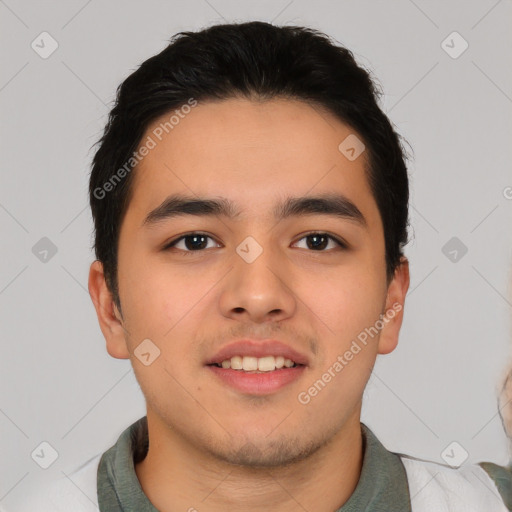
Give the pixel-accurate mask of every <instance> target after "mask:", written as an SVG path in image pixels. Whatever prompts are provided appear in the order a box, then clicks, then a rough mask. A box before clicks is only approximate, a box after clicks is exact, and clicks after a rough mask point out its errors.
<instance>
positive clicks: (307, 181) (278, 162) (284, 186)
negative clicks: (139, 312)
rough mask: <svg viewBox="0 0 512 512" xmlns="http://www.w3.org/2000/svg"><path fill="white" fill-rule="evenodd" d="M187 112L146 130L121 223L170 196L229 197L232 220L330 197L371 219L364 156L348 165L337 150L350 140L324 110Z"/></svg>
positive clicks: (285, 107)
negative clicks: (285, 201) (281, 203)
mask: <svg viewBox="0 0 512 512" xmlns="http://www.w3.org/2000/svg"><path fill="white" fill-rule="evenodd" d="M176 110H178V111H179V109H176ZM186 111H187V113H186V114H184V113H183V112H178V113H176V114H181V115H174V117H173V118H172V120H171V117H172V116H173V113H172V112H171V113H168V114H165V115H164V116H162V117H160V118H159V119H157V120H156V121H154V122H153V123H151V125H149V126H148V128H147V130H146V132H145V134H144V136H143V138H142V141H141V144H146V145H148V146H152V149H150V150H149V152H148V153H147V155H146V156H144V158H143V159H142V161H141V162H140V163H139V164H138V165H137V167H136V169H135V170H134V171H133V172H134V177H133V178H134V181H133V183H132V186H133V194H132V199H131V203H130V206H129V208H128V212H127V216H128V215H130V216H131V217H137V218H138V219H142V218H143V217H145V216H146V215H147V213H148V211H150V210H151V209H153V208H155V207H156V206H158V205H159V204H160V203H161V202H162V201H163V200H164V199H165V198H166V197H167V196H168V195H170V194H175V193H181V194H186V195H187V196H197V197H209V196H211V197H219V196H222V197H229V198H230V199H231V200H232V202H234V203H236V204H237V205H238V206H239V209H240V215H238V216H237V217H238V219H243V218H245V216H246V215H251V214H258V216H259V217H260V218H263V217H264V216H265V215H266V214H267V213H268V215H269V216H270V215H272V214H273V213H275V199H276V197H277V196H279V197H281V198H282V197H283V196H287V197H292V196H304V195H308V194H309V195H317V194H323V193H331V192H339V193H341V194H343V195H344V196H345V197H347V198H349V199H351V200H352V201H353V202H354V203H356V204H357V205H358V207H359V209H361V210H367V212H368V214H370V215H371V212H369V210H371V209H372V208H373V209H375V208H374V207H375V205H374V204H372V203H373V197H372V195H371V191H370V189H369V187H368V183H367V178H366V173H365V164H366V153H365V151H363V152H362V153H361V155H360V156H359V157H357V158H355V159H349V158H347V156H346V153H345V152H344V151H342V150H340V144H341V147H342V149H344V148H345V146H346V144H345V146H344V141H346V140H349V141H351V140H353V139H352V138H354V137H357V134H356V133H355V132H354V130H353V129H351V128H350V127H349V126H347V125H345V124H343V123H342V122H341V121H340V120H338V119H337V118H336V117H335V116H334V115H332V114H330V113H329V112H326V111H325V110H324V109H320V108H319V107H317V106H314V105H310V104H307V103H305V102H302V101H298V100H288V99H273V100H269V101H258V102H257V101H250V100H247V99H229V100H223V101H215V102H212V101H208V102H204V103H201V102H200V103H198V104H197V106H195V107H193V108H190V109H186ZM170 120H171V121H172V122H170ZM150 140H151V142H150V143H148V141H150ZM361 144H362V142H361Z"/></svg>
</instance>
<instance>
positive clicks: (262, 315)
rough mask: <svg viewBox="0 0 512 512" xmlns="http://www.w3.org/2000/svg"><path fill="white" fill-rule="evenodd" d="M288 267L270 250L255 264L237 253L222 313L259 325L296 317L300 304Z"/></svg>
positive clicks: (222, 302) (223, 296)
mask: <svg viewBox="0 0 512 512" xmlns="http://www.w3.org/2000/svg"><path fill="white" fill-rule="evenodd" d="M249 261H250V262H249ZM285 265H286V262H285V261H282V262H281V261H280V260H279V257H278V255H276V253H275V252H272V251H271V250H270V249H264V250H263V252H262V253H261V254H260V255H259V256H258V257H257V258H256V259H255V260H254V261H251V260H247V259H244V258H243V257H242V256H240V255H239V254H238V253H235V254H234V257H233V268H232V270H231V271H230V272H229V273H228V275H227V276H226V280H225V282H224V288H223V290H222V292H221V295H220V309H221V311H222V314H223V315H224V316H226V317H228V318H231V319H236V320H244V319H246V320H247V321H249V320H250V321H252V322H257V323H263V322H266V321H274V322H276V321H279V320H285V319H286V318H290V317H291V316H293V315H294V313H295V310H296V307H297V301H296V297H295V295H294V293H293V284H292V283H291V282H290V278H289V270H288V269H287V268H286V266H285Z"/></svg>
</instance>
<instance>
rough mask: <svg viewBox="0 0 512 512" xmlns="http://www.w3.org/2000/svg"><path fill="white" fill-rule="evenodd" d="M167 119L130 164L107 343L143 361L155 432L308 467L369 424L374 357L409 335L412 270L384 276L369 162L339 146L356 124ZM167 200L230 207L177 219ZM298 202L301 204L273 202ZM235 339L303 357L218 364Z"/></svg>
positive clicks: (271, 118) (97, 284) (224, 112)
mask: <svg viewBox="0 0 512 512" xmlns="http://www.w3.org/2000/svg"><path fill="white" fill-rule="evenodd" d="M168 118H169V116H168V115H166V116H164V117H163V118H162V119H159V120H157V121H156V122H154V123H153V124H152V125H151V126H149V127H148V130H147V132H146V134H145V136H144V137H143V139H142V140H143V141H146V140H147V137H148V136H151V137H152V139H153V140H154V141H155V142H156V145H155V147H153V148H152V149H151V150H150V151H149V152H148V154H147V155H146V156H145V157H144V159H143V160H142V161H141V163H140V164H139V165H138V166H137V168H136V170H135V171H133V172H134V173H135V174H134V183H133V186H134V189H133V191H134V192H133V196H132V199H131V202H130V205H129V208H128V211H127V214H126V216H125V218H124V219H123V222H122V226H121V231H120V241H119V249H118V281H119V295H120V300H121V307H122V313H123V318H122V321H120V320H119V319H120V315H119V313H116V314H117V317H116V316H115V315H114V314H115V311H114V310H113V309H112V301H111V295H110V294H109V292H108V289H107V288H106V285H105V283H104V279H103V274H102V272H101V265H100V264H99V262H95V263H94V264H93V265H92V266H91V274H90V281H89V289H90V291H91V296H92V297H93V301H94V302H95V305H96V308H97V312H98V318H99V320H100V325H101V328H102V331H103V333H104V335H105V338H106V341H107V349H108V351H109V353H110V354H111V355H112V356H113V357H118V358H130V359H131V362H132V365H133V368H134V372H135V375H136V377H137V380H138V382H139V384H140V386H141V389H142V391H143V393H144V396H145V398H146V403H147V413H148V421H149V422H150V429H151V424H153V425H160V426H161V427H162V429H164V427H165V429H166V432H167V434H166V435H168V436H176V437H177V438H179V439H180V440H181V442H183V443H187V444H188V445H189V446H190V447H194V449H198V450H201V451H202V452H204V453H208V454H211V455H212V456H214V457H216V458H218V459H219V460H224V461H229V462H233V463H238V464H247V465H252V466H266V467H271V466H276V465H278V464H283V463H286V462H291V461H296V460H300V459H302V458H304V457H306V456H308V455H310V454H312V453H314V452H315V451H316V450H318V449H319V448H320V447H321V446H324V445H325V444H326V443H327V442H328V441H329V440H331V439H333V438H334V437H335V436H337V435H339V433H340V432H342V431H343V429H346V428H348V427H349V426H352V427H353V428H355V427H354V426H355V425H356V426H357V428H359V419H360V410H361V400H362V394H363V391H364V387H365V385H366V383H367V380H368V378H369V376H370V373H371V370H372V368H373V365H374V362H375V359H376V356H377V354H378V353H387V352H390V351H392V350H393V349H394V348H395V346H396V343H397V339H398V331H399V329H400V324H401V320H402V314H403V311H401V308H402V305H403V300H404V297H405V293H406V291H407V286H408V283H409V281H408V271H407V265H406V262H405V263H404V264H403V265H401V266H400V267H399V269H398V270H397V272H396V273H395V276H394V278H393V280H392V281H391V282H390V283H388V282H387V280H386V264H385V249H384V233H383V227H382V222H381V218H380V215H379V211H378V208H377V205H376V203H375V200H374V198H373V196H372V193H371V191H370V188H369V185H368V182H367V176H366V174H365V169H364V166H365V158H366V154H365V152H364V151H363V152H362V153H361V155H360V156H358V157H357V158H355V159H354V158H353V155H351V156H352V158H347V156H346V155H347V154H348V155H350V153H347V152H342V151H340V149H339V146H340V143H342V142H343V141H344V140H345V139H346V138H347V137H348V136H352V137H353V136H354V135H356V134H355V132H354V131H353V130H352V129H351V128H350V127H348V126H346V125H344V124H342V123H341V122H340V121H339V120H338V119H337V118H335V117H334V116H332V115H330V114H328V113H326V112H324V111H320V109H318V108H317V107H315V108H313V107H312V106H310V105H308V104H306V103H304V102H300V101H291V100H285V99H275V100H271V101H266V102H253V101H249V100H246V99H230V100H225V101H221V102H205V103H199V104H198V105H197V106H196V107H194V108H192V109H191V111H190V112H189V113H188V114H187V115H186V116H183V117H182V118H180V120H179V123H177V124H175V125H174V126H173V128H172V130H168V132H169V133H167V134H166V133H165V132H164V133H163V135H162V133H161V132H162V130H161V129H159V126H160V123H161V122H162V121H165V120H167V119H168ZM155 130H156V131H155ZM155 133H157V134H159V137H156V136H155ZM356 136H357V135H356ZM159 138H161V140H159ZM349 140H350V139H349ZM151 145H152V144H151ZM171 195H173V196H174V195H180V196H183V197H182V199H185V200H187V199H188V200H199V199H201V200H203V199H205V200H217V201H220V200H223V201H225V202H226V201H229V202H230V203H232V204H231V209H230V210H229V209H228V210H227V211H222V212H221V211H220V209H218V210H215V209H214V210H213V211H212V210H209V213H208V212H207V211H206V210H205V208H204V206H203V208H202V209H201V208H196V209H195V212H196V214H191V213H190V212H191V211H192V209H191V207H189V209H188V212H189V213H183V212H182V213H180V214H174V215H170V213H171V212H170V208H167V209H166V208H165V207H163V206H162V205H164V204H165V201H166V199H167V198H168V197H169V196H171ZM313 197H314V198H320V201H317V202H311V201H310V202H309V206H308V204H307V203H304V202H302V203H301V202H300V201H301V199H303V198H313ZM326 198H331V199H332V198H337V199H338V201H337V202H336V201H331V202H330V203H329V202H327V201H324V202H322V200H325V199H326ZM293 199H295V201H296V208H295V209H290V208H288V209H287V208H284V209H283V208H279V207H280V206H282V205H283V204H285V203H286V201H287V200H293ZM297 205H298V206H297ZM174 206H176V203H174ZM159 207H160V208H159ZM182 210H183V208H182ZM283 210H284V211H283ZM174 211H176V208H174ZM150 212H154V213H153V214H152V215H149V214H150ZM155 212H157V213H155ZM279 213H281V215H276V214H279ZM148 215H149V220H148V221H146V222H145V219H146V218H147V217H148ZM365 333H366V336H365ZM365 338H366V339H365ZM144 340H150V341H144ZM237 340H251V341H252V342H253V343H252V346H256V345H258V344H259V345H260V346H261V344H262V343H264V342H265V341H268V340H277V341H279V342H281V343H282V344H284V345H285V346H286V347H288V348H289V349H290V350H292V351H295V353H296V355H297V354H298V355H297V359H299V358H300V357H302V358H303V359H302V362H303V365H301V366H297V367H296V368H282V369H275V370H274V371H270V372H262V373H261V374H258V375H259V376H258V377H256V376H255V374H254V373H250V372H247V373H244V370H235V369H233V368H230V369H227V368H226V369H222V368H219V367H212V366H210V365H208V364H207V363H208V362H211V361H212V360H213V359H215V357H216V355H217V354H218V352H219V351H220V350H221V349H223V348H224V347H226V346H228V345H231V344H233V343H234V342H236V341H237ZM363 340H365V341H363ZM143 341H144V343H145V344H142V345H141V343H142V342H143ZM280 348H282V347H280ZM280 348H278V347H274V348H270V349H268V352H269V353H268V354H265V355H269V356H271V355H275V354H273V353H272V351H274V352H276V351H277V352H279V350H280ZM237 350H240V351H241V352H243V351H244V350H245V351H249V349H248V348H240V349H237ZM141 353H144V354H145V355H144V356H142V357H141V358H140V359H139V357H140V355H141ZM279 353H280V352H279ZM137 354H138V355H137ZM238 355H240V356H242V357H243V356H244V353H240V354H238ZM260 355H262V354H260ZM278 355H279V354H278ZM141 359H142V360H144V361H145V362H142V361H141ZM247 362H248V364H250V360H247ZM283 372H284V373H283ZM228 374H229V375H228ZM284 374H286V377H284V376H282V375H284ZM257 379H259V380H258V382H256V380H257ZM150 432H151V430H150Z"/></svg>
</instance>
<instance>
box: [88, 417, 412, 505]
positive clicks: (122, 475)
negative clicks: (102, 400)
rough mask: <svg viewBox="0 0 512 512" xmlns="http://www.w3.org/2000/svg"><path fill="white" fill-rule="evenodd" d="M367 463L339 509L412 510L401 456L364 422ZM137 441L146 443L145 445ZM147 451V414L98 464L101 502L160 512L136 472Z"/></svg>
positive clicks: (362, 429)
mask: <svg viewBox="0 0 512 512" xmlns="http://www.w3.org/2000/svg"><path fill="white" fill-rule="evenodd" d="M361 433H362V437H363V451H364V455H363V464H362V469H361V475H360V477H359V481H358V483H357V486H356V488H355V490H354V492H353V493H352V495H351V496H350V498H349V499H348V501H347V502H346V503H345V504H344V505H343V506H342V507H341V508H339V509H338V510H337V511H336V512H362V511H366V512H372V511H375V512H376V511H381V510H394V511H396V512H411V503H410V495H409V486H408V483H407V474H406V471H405V468H404V466H403V464H402V461H401V460H400V457H399V455H397V454H396V453H392V452H390V451H388V450H387V449H386V448H384V446H383V445H382V443H381V442H380V441H379V440H378V439H377V437H376V436H375V434H374V433H373V432H372V431H371V430H370V429H369V428H368V427H367V426H366V425H365V424H364V423H361ZM137 440H138V442H139V443H140V442H141V441H142V442H143V445H142V448H141V446H140V444H139V445H137V444H136V443H137ZM141 450H142V451H144V450H147V417H146V416H144V417H142V418H140V419H139V420H137V421H136V422H134V423H133V424H132V425H130V426H129V427H128V428H127V429H126V430H124V432H123V433H122V434H121V435H120V437H119V439H118V440H117V442H116V444H115V445H114V446H112V447H111V448H110V449H109V450H107V451H106V452H105V453H104V454H103V455H102V457H101V460H100V463H99V466H98V481H97V489H98V504H99V506H100V510H109V511H110V512H158V511H157V509H156V508H155V507H154V506H153V505H152V503H151V502H150V501H149V499H148V497H147V496H146V495H145V494H144V491H143V490H142V487H141V485H140V482H139V480H138V478H137V474H136V472H135V464H134V454H135V453H136V452H139V453H140V452H141Z"/></svg>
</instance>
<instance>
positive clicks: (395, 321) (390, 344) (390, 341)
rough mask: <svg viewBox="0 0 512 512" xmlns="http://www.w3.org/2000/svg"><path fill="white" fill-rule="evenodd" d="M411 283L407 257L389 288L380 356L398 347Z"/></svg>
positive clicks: (379, 348)
mask: <svg viewBox="0 0 512 512" xmlns="http://www.w3.org/2000/svg"><path fill="white" fill-rule="evenodd" d="M409 282H410V279H409V261H408V260H407V258H406V257H405V256H402V258H401V259H400V264H399V265H398V267H397V268H396V270H395V274H394V276H393V279H392V280H391V282H390V283H389V286H388V292H387V296H386V305H385V311H384V313H383V316H384V319H383V320H384V327H383V329H382V331H381V333H380V338H379V345H378V353H379V354H389V353H390V352H392V351H393V350H395V348H396V346H397V345H398V335H399V333H400V328H401V326H402V321H403V315H404V303H405V296H406V295H407V290H408V289H409Z"/></svg>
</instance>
